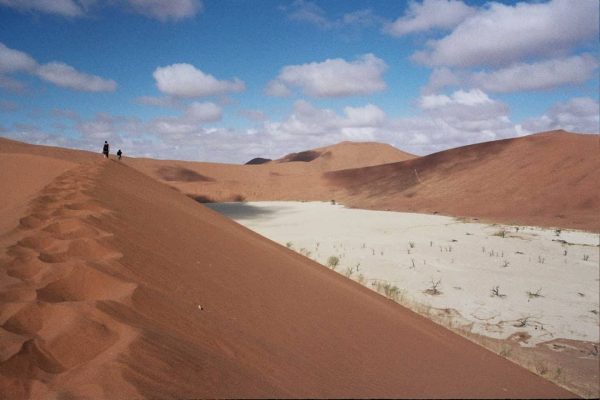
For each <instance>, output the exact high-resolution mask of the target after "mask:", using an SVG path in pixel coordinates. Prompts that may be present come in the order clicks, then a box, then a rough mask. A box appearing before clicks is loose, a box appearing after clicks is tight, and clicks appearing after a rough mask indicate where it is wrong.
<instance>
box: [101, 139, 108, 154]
mask: <svg viewBox="0 0 600 400" xmlns="http://www.w3.org/2000/svg"><path fill="white" fill-rule="evenodd" d="M102 154H104V157H106V158H108V142H107V141H106V140H105V141H104V147H103V148H102Z"/></svg>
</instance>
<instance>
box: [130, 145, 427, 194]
mask: <svg viewBox="0 0 600 400" xmlns="http://www.w3.org/2000/svg"><path fill="white" fill-rule="evenodd" d="M414 157H415V156H413V155H411V154H408V153H405V152H403V151H400V150H398V149H396V148H394V147H392V146H390V145H387V144H380V143H353V142H342V143H339V144H337V145H333V146H327V147H321V148H318V149H314V150H308V151H303V152H300V153H292V154H288V155H287V156H285V157H282V158H280V159H278V160H273V161H270V162H267V163H262V164H258V165H233V164H219V163H198V162H187V161H167V160H152V159H131V160H130V161H129V162H130V163H131V165H133V166H134V167H135V168H137V169H139V170H140V171H142V172H144V173H145V174H147V175H149V176H151V177H153V178H155V179H158V180H160V181H162V182H165V183H167V184H168V185H170V186H172V187H174V188H176V189H178V190H180V191H181V192H183V193H186V194H188V195H190V196H191V197H194V198H196V199H198V201H200V202H213V201H214V202H219V201H240V200H330V198H329V193H331V185H330V184H329V183H328V182H327V181H326V180H324V179H323V173H325V172H328V171H333V170H337V169H345V168H351V167H352V168H358V167H368V166H372V165H381V164H385V163H388V162H397V161H404V160H409V159H412V158H414Z"/></svg>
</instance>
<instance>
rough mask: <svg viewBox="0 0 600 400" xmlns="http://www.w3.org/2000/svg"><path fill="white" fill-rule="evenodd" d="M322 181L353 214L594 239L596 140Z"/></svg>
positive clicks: (599, 196)
mask: <svg viewBox="0 0 600 400" xmlns="http://www.w3.org/2000/svg"><path fill="white" fill-rule="evenodd" d="M325 176H326V179H327V180H328V181H329V182H330V183H331V184H332V185H333V186H335V187H337V190H336V191H335V194H334V195H331V194H330V195H329V196H330V197H332V196H333V197H334V198H336V199H339V200H340V201H341V202H343V203H344V204H346V205H349V206H352V207H358V208H370V209H378V210H386V209H389V210H398V211H414V212H425V213H434V212H439V213H441V214H445V215H452V216H459V217H460V216H464V217H478V218H483V219H486V220H491V221H497V222H504V223H509V224H530V225H539V226H546V227H559V228H575V229H584V230H588V231H595V232H600V211H599V210H600V137H599V136H598V135H584V134H574V133H568V132H565V131H553V132H545V133H540V134H535V135H531V136H526V137H522V138H517V139H507V140H499V141H494V142H487V143H481V144H475V145H471V146H465V147H459V148H455V149H451V150H446V151H442V152H439V153H436V154H431V155H428V156H425V157H420V158H415V159H412V160H408V161H404V162H399V163H393V164H386V165H381V166H374V167H367V168H360V169H350V170H345V171H333V172H327V173H326V174H325ZM333 197H332V198H333Z"/></svg>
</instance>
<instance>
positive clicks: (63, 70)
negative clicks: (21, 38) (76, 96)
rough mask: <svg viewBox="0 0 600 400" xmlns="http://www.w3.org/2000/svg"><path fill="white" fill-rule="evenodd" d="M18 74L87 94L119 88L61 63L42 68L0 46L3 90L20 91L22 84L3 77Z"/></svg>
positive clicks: (0, 86)
mask: <svg viewBox="0 0 600 400" xmlns="http://www.w3.org/2000/svg"><path fill="white" fill-rule="evenodd" d="M16 72H26V73H28V74H31V75H35V76H37V77H39V78H40V79H43V80H45V81H47V82H50V83H53V84H55V85H57V86H61V87H66V88H69V89H74V90H79V91H85V92H112V91H114V90H116V88H117V83H116V82H115V81H113V80H112V79H105V78H101V77H99V76H96V75H91V74H86V73H84V72H80V71H77V70H76V69H75V68H73V67H72V66H70V65H67V64H65V63H62V62H58V61H53V62H49V63H47V64H42V65H40V64H38V62H37V61H36V60H35V59H34V58H33V57H31V56H30V55H29V54H27V53H24V52H22V51H19V50H15V49H11V48H9V47H7V46H6V45H4V44H3V43H0V88H5V89H9V90H21V89H22V88H23V85H22V84H21V83H20V82H19V81H17V80H15V79H12V78H11V77H8V76H6V75H3V74H10V73H16Z"/></svg>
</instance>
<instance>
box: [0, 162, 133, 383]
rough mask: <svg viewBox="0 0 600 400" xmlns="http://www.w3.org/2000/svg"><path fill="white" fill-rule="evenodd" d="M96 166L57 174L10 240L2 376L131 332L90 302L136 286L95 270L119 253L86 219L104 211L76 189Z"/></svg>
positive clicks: (64, 363)
mask: <svg viewBox="0 0 600 400" xmlns="http://www.w3.org/2000/svg"><path fill="white" fill-rule="evenodd" d="M99 171H100V170H99V169H98V168H96V167H90V166H83V167H80V168H79V169H78V170H77V171H73V170H72V171H68V172H67V173H65V174H63V175H61V176H60V177H58V178H57V179H56V180H54V181H53V182H51V183H50V184H49V185H48V186H46V187H45V188H44V189H43V190H42V191H41V192H40V195H39V196H38V197H37V198H36V199H34V200H32V202H31V203H30V213H29V215H27V216H25V217H23V218H21V220H20V225H19V228H20V229H21V231H22V232H23V237H21V238H20V240H18V241H17V242H16V243H15V244H14V245H13V246H10V248H9V249H8V251H7V253H6V255H7V258H5V259H3V264H2V271H0V272H1V273H3V274H4V276H5V278H6V279H4V281H5V282H6V284H5V286H4V287H3V288H2V291H1V292H0V303H3V304H2V306H0V323H1V324H2V327H1V328H0V335H2V337H5V338H7V341H6V343H9V344H10V345H9V346H5V347H4V348H3V349H2V350H1V351H0V361H2V364H1V365H0V369H1V371H0V373H2V374H5V375H6V374H8V375H6V376H10V371H11V370H15V371H16V370H17V369H18V370H22V369H23V368H25V370H27V371H29V374H30V375H31V377H35V376H40V375H39V374H42V376H43V374H45V373H51V374H58V373H61V372H64V371H67V370H69V369H71V368H75V367H77V366H78V365H81V364H84V363H87V362H89V361H91V360H93V359H95V358H96V357H98V356H99V355H100V354H102V353H104V352H106V350H107V349H109V348H111V347H112V346H115V344H116V343H119V344H118V346H126V345H127V343H128V341H130V340H131V337H133V336H134V335H135V334H134V333H132V332H133V330H132V329H131V328H130V327H126V326H121V324H119V323H116V322H115V321H114V320H112V319H111V318H110V317H108V316H107V315H106V314H104V312H103V311H100V309H99V308H98V307H99V304H101V303H102V302H103V301H106V300H112V301H123V300H127V299H128V298H130V297H131V295H132V294H133V292H134V291H135V289H136V288H137V285H136V284H134V283H130V282H126V281H124V280H121V279H119V278H118V277H115V276H112V275H110V274H108V273H106V272H102V271H101V270H100V269H103V268H109V266H110V263H113V262H116V260H117V259H119V258H121V257H122V254H121V253H120V252H118V251H116V250H115V249H113V248H112V247H111V246H109V245H108V244H107V243H108V242H107V241H106V240H105V238H107V237H109V236H111V234H110V233H108V232H105V231H102V230H100V229H98V228H95V227H94V226H92V224H93V221H94V219H97V218H99V217H101V216H103V215H104V214H106V213H109V212H110V211H109V210H107V209H106V208H105V207H103V206H102V204H101V203H99V202H98V201H96V200H94V199H92V198H91V197H90V196H88V195H86V194H85V192H84V191H86V190H89V189H91V188H93V185H94V179H93V176H94V174H96V173H98V172H99ZM109 326H110V327H111V328H109ZM123 332H127V334H126V335H125V336H127V338H125V337H121V336H122V334H123ZM73 346H77V349H78V350H77V351H73ZM106 357H108V356H106ZM22 389H23V390H24V391H25V392H24V393H27V391H29V390H30V389H31V388H29V389H27V388H22Z"/></svg>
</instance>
